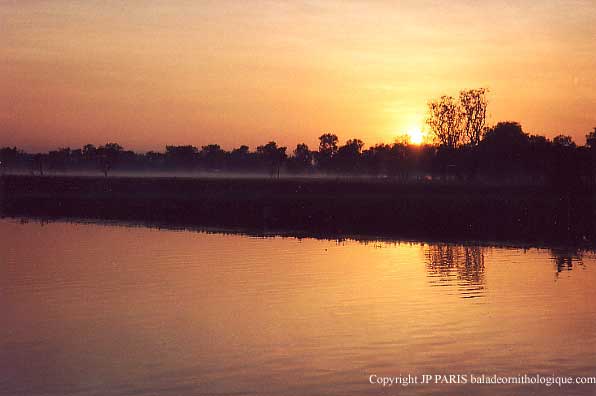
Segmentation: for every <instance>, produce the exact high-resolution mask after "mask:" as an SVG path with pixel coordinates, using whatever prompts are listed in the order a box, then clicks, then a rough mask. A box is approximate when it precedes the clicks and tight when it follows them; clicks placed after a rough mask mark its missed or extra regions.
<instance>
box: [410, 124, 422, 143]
mask: <svg viewBox="0 0 596 396" xmlns="http://www.w3.org/2000/svg"><path fill="white" fill-rule="evenodd" d="M408 139H409V141H410V143H412V144H416V145H419V144H422V142H423V141H424V134H423V133H422V130H421V129H420V128H419V127H414V128H410V129H408Z"/></svg>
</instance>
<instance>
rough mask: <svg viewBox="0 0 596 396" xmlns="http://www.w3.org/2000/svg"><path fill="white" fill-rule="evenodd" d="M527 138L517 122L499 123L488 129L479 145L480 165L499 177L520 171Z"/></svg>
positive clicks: (523, 161)
mask: <svg viewBox="0 0 596 396" xmlns="http://www.w3.org/2000/svg"><path fill="white" fill-rule="evenodd" d="M529 140H530V139H529V136H528V135H527V134H526V133H525V132H524V131H523V129H522V126H521V125H520V124H519V123H518V122H513V121H505V122H499V123H497V124H496V125H495V126H493V127H491V128H489V129H488V131H487V132H486V134H485V136H484V139H483V140H482V142H481V144H480V152H481V160H482V163H481V165H482V166H483V167H484V168H486V169H489V170H491V172H496V174H497V175H499V176H507V175H510V174H511V172H512V171H517V172H519V171H521V170H522V168H523V165H524V163H525V158H524V156H525V153H526V152H527V148H528V144H529Z"/></svg>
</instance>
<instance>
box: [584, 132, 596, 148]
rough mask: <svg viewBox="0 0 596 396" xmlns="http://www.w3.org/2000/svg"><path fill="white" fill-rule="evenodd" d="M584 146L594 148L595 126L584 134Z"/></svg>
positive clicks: (595, 139) (595, 144)
mask: <svg viewBox="0 0 596 396" xmlns="http://www.w3.org/2000/svg"><path fill="white" fill-rule="evenodd" d="M586 146H588V147H589V148H590V149H596V127H595V128H594V130H593V131H592V132H588V134H587V135H586Z"/></svg>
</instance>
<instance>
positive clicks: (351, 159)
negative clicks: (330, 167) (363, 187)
mask: <svg viewBox="0 0 596 396" xmlns="http://www.w3.org/2000/svg"><path fill="white" fill-rule="evenodd" d="M363 147H364V142H363V141H362V140H360V139H350V140H348V141H347V142H346V144H345V145H343V146H341V147H339V148H338V149H337V153H336V154H335V156H334V157H333V162H334V163H335V169H337V170H339V171H341V172H348V173H349V172H354V171H355V170H356V169H357V168H358V164H359V162H360V157H361V153H362V148H363Z"/></svg>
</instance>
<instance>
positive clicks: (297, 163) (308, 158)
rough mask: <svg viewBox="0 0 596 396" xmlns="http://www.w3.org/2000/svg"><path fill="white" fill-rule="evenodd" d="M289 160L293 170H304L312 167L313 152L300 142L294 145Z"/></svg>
mask: <svg viewBox="0 0 596 396" xmlns="http://www.w3.org/2000/svg"><path fill="white" fill-rule="evenodd" d="M290 160H291V161H290V167H291V169H292V170H293V171H294V172H305V171H308V170H310V169H311V168H312V164H313V153H312V152H311V151H310V149H309V148H308V146H307V145H306V144H305V143H300V144H298V145H296V148H295V149H294V152H293V156H292V157H291V158H290Z"/></svg>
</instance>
